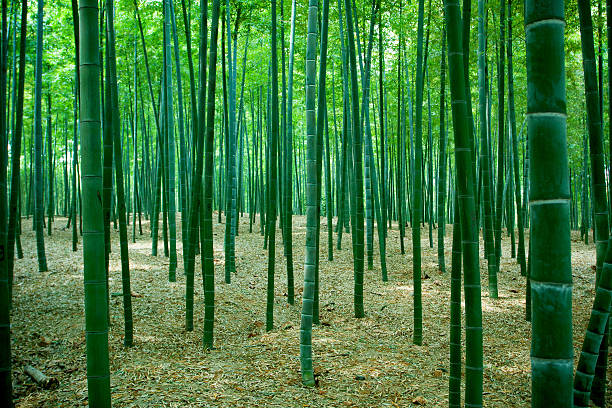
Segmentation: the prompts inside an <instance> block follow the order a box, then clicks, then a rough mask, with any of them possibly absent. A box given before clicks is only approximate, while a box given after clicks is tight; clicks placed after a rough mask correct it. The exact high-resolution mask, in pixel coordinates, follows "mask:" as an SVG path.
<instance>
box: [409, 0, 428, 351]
mask: <svg viewBox="0 0 612 408" xmlns="http://www.w3.org/2000/svg"><path fill="white" fill-rule="evenodd" d="M424 3H425V2H424V0H419V11H418V23H417V65H416V134H415V136H414V169H415V172H416V174H415V176H414V182H413V183H414V184H413V197H412V200H413V201H412V220H411V225H412V262H413V263H412V284H413V287H414V295H413V296H414V317H413V318H414V335H413V339H412V341H413V343H414V344H417V345H421V344H422V343H423V304H422V300H421V219H422V218H423V217H422V215H423V214H422V211H423V184H422V182H423V180H422V176H421V173H422V170H421V169H422V167H423V14H424V8H425V6H424Z"/></svg>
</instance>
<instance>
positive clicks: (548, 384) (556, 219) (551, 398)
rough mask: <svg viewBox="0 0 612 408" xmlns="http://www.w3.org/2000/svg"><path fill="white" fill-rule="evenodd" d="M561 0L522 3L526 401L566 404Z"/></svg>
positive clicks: (568, 275)
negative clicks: (527, 220)
mask: <svg viewBox="0 0 612 408" xmlns="http://www.w3.org/2000/svg"><path fill="white" fill-rule="evenodd" d="M564 29H565V21H564V2H563V1H561V0H555V1H541V0H529V1H527V2H526V4H525V39H526V44H527V61H526V62H527V129H528V131H529V161H530V169H529V184H530V186H531V187H530V193H529V205H530V207H531V234H530V240H531V255H530V257H529V260H530V263H531V272H530V280H531V307H532V312H531V313H532V314H531V316H532V323H531V327H532V336H531V406H532V407H553V406H554V407H571V406H572V383H571V382H572V371H573V346H572V268H571V252H570V227H569V207H570V206H569V197H570V195H569V179H568V177H569V169H568V159H567V138H566V97H565V55H564V43H563V41H564Z"/></svg>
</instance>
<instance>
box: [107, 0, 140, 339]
mask: <svg viewBox="0 0 612 408" xmlns="http://www.w3.org/2000/svg"><path fill="white" fill-rule="evenodd" d="M113 3H114V1H113V0H106V10H107V13H106V24H107V40H108V42H107V44H106V46H107V48H108V60H107V67H108V72H109V75H108V78H107V81H108V83H107V85H106V86H108V87H110V94H111V100H110V101H108V104H107V109H108V108H110V110H111V117H112V121H111V123H107V124H106V126H109V127H110V131H111V132H112V134H113V149H114V155H113V158H114V162H115V187H116V189H117V216H118V217H119V245H120V251H121V283H122V290H123V318H124V322H123V324H124V333H125V335H124V338H123V344H124V345H125V346H126V347H131V346H132V343H133V337H134V334H133V331H134V329H133V326H134V325H133V319H132V291H131V288H130V261H129V255H128V236H127V225H126V208H125V188H124V184H123V158H122V151H121V136H120V130H119V123H121V119H120V118H119V97H118V94H119V92H118V89H117V60H116V53H115V25H114V12H113V9H114V5H113Z"/></svg>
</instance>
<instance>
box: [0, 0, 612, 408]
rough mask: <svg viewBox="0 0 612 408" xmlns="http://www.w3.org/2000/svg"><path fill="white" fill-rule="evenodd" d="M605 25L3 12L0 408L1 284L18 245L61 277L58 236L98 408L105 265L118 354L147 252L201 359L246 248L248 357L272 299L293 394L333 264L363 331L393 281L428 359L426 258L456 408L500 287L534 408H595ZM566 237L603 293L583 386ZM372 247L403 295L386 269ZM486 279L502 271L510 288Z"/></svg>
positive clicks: (368, 13) (401, 4) (535, 18)
mask: <svg viewBox="0 0 612 408" xmlns="http://www.w3.org/2000/svg"><path fill="white" fill-rule="evenodd" d="M611 12H612V8H611V6H610V2H609V1H608V2H606V3H605V4H602V2H601V0H599V1H598V2H597V4H595V3H593V4H591V3H590V2H589V0H577V1H570V2H563V1H560V0H549V1H546V2H543V1H540V0H527V1H526V2H524V3H522V2H513V1H512V0H496V1H486V0H476V1H474V2H472V1H471V0H463V1H462V2H460V1H459V0H443V1H441V0H427V2H425V0H417V1H416V2H405V1H402V0H399V1H398V2H389V1H384V0H337V1H330V0H322V1H318V0H308V1H307V2H306V1H302V2H297V1H296V0H291V1H289V0H287V1H284V0H271V1H270V2H266V1H263V0H247V1H237V0H231V1H230V0H225V1H221V0H212V1H209V2H193V3H192V2H186V1H185V0H181V1H180V2H179V1H176V0H156V1H140V0H121V1H119V2H114V1H113V0H104V1H99V2H98V1H95V0H72V1H71V3H70V4H67V3H62V2H58V1H57V0H51V1H49V2H48V3H45V2H43V0H39V1H38V2H37V3H36V4H30V5H28V3H27V0H22V1H11V2H9V1H8V0H3V1H2V20H1V33H2V40H1V41H0V51H1V52H0V112H1V113H2V114H0V142H1V143H2V147H1V148H0V401H2V402H0V405H2V406H12V390H11V387H12V379H11V339H10V332H11V326H10V315H11V308H12V299H13V297H12V287H13V276H14V275H13V270H14V267H15V264H16V263H18V262H19V260H20V259H21V258H23V249H22V245H21V234H22V220H26V219H27V220H29V219H32V225H33V229H34V231H35V236H36V259H37V260H38V271H39V272H45V271H48V270H49V269H50V268H51V269H52V268H53V263H54V254H53V253H49V252H48V251H47V249H46V247H45V240H46V239H49V238H48V237H49V236H52V234H53V233H54V230H57V229H60V228H64V229H70V231H71V236H72V250H73V251H79V250H82V253H83V271H82V273H83V284H84V285H83V286H84V288H83V290H84V299H85V339H86V354H87V390H88V399H89V404H90V405H91V406H94V407H107V406H110V405H111V386H110V381H111V376H112V373H111V371H110V365H109V359H110V358H111V357H112V356H109V337H108V330H109V324H110V323H111V322H110V311H109V308H110V307H111V303H110V293H109V265H110V263H111V261H112V260H113V259H119V260H120V262H121V284H122V297H121V304H122V313H123V316H124V318H123V322H124V327H123V330H124V337H123V342H124V347H126V348H129V347H132V346H134V345H137V341H136V340H135V336H134V333H137V332H138V325H137V322H135V321H134V319H133V317H132V313H133V307H136V306H133V305H132V289H131V286H130V266H131V265H130V259H129V258H130V250H129V244H130V242H131V243H136V242H137V241H139V242H143V241H144V242H147V245H149V244H148V242H149V241H148V240H150V243H151V244H150V250H149V251H150V255H151V256H152V257H160V258H167V260H168V261H167V263H166V264H165V265H167V281H168V283H167V284H170V282H177V284H180V285H183V286H182V287H183V288H184V299H182V302H183V303H184V306H183V307H182V308H181V309H180V310H179V311H177V313H179V312H180V313H181V318H182V319H179V320H178V321H179V323H178V324H177V326H179V327H177V330H180V329H184V330H186V331H195V330H200V331H201V333H202V346H203V347H204V348H205V349H207V350H211V352H213V353H214V347H215V324H216V323H217V321H216V318H215V316H216V313H219V312H218V310H216V308H215V306H216V305H215V288H216V287H218V286H219V285H235V284H236V283H235V282H234V277H235V276H236V275H237V274H240V272H241V268H243V267H245V266H246V264H248V262H249V260H248V254H247V253H242V252H241V251H243V250H244V248H243V247H241V246H240V240H241V235H244V234H259V235H260V236H261V238H260V243H261V247H262V248H264V249H265V250H266V251H267V269H266V273H265V274H264V275H262V276H265V279H266V286H267V291H266V294H265V299H266V310H265V311H263V310H260V311H256V312H257V313H260V314H261V315H262V318H263V316H265V329H266V331H273V330H275V315H274V308H275V305H278V303H279V299H278V295H277V291H276V290H275V288H278V287H281V288H282V290H283V291H284V292H286V299H282V301H283V302H285V301H286V302H287V303H288V304H289V305H291V307H292V308H293V309H294V310H295V316H296V322H297V320H298V315H299V319H300V325H299V339H298V338H296V339H295V342H296V344H299V361H300V368H301V378H302V383H303V385H304V386H307V387H312V386H316V384H317V380H316V374H315V369H314V368H315V367H316V366H317V350H316V346H315V345H314V344H315V343H314V342H313V338H314V337H315V336H316V332H313V326H314V325H318V324H320V309H321V297H322V296H325V297H327V296H328V294H326V293H325V291H326V290H328V289H329V287H330V286H332V285H333V284H334V282H328V281H326V277H325V276H323V274H321V273H320V265H321V264H322V263H330V264H332V265H333V263H334V256H335V255H334V254H337V253H338V252H339V251H350V254H351V256H352V260H353V264H352V266H353V270H352V272H353V276H352V277H351V276H347V277H346V279H352V282H353V283H354V285H353V304H352V309H353V316H352V317H354V318H356V319H360V318H363V317H364V316H366V315H367V314H368V312H369V307H368V296H369V293H370V292H369V291H368V290H367V282H368V279H369V278H368V276H370V277H371V276H372V274H373V273H375V274H376V279H380V280H381V281H383V282H389V283H388V284H392V282H393V280H394V277H397V276H398V275H400V274H402V275H409V276H411V277H412V288H411V290H412V301H413V309H412V311H411V312H412V315H411V314H410V311H402V313H405V324H406V326H407V327H410V328H411V333H412V339H411V340H412V342H413V343H414V344H415V345H419V346H420V345H423V344H427V343H428V338H429V339H430V338H431V336H433V335H434V334H432V333H429V332H428V331H427V329H426V325H424V322H426V321H427V320H428V312H429V311H428V301H427V299H428V298H427V296H423V295H424V293H423V286H422V280H424V279H427V278H428V276H427V275H426V274H425V273H424V270H423V267H422V266H423V264H424V263H426V262H428V261H429V260H428V259H426V257H424V256H423V254H424V250H423V247H424V246H429V248H432V249H433V248H434V246H435V248H436V253H437V258H436V259H435V260H432V262H435V263H436V265H437V268H438V269H439V271H440V273H441V274H443V276H444V279H448V280H449V281H450V282H451V293H450V299H448V305H449V306H448V311H449V316H450V319H449V320H450V327H449V328H448V329H449V331H450V336H449V338H450V341H449V346H450V347H449V348H450V355H449V358H448V364H447V365H448V366H449V384H448V388H449V389H448V403H449V406H451V407H459V406H461V405H462V401H463V403H464V404H465V406H469V407H480V406H483V404H484V405H486V400H487V395H485V393H484V389H485V388H486V378H487V364H486V358H487V356H486V353H485V352H484V350H485V348H486V342H485V340H484V338H483V332H486V330H487V327H486V325H485V324H483V315H485V314H486V313H487V311H486V310H484V309H483V307H482V297H483V296H488V297H490V298H493V299H496V298H498V292H499V290H498V289H499V288H498V276H500V275H502V274H512V275H513V276H516V278H517V279H521V280H523V281H525V282H526V287H527V290H526V292H525V293H524V298H525V302H524V307H525V319H526V320H527V321H530V322H531V369H532V371H531V382H532V383H531V389H532V395H531V405H532V406H534V407H546V406H555V407H571V406H576V407H587V406H589V403H590V401H592V402H593V403H594V404H596V405H597V406H605V398H606V372H607V370H608V368H607V363H608V361H607V360H608V341H609V332H610V327H609V315H610V306H611V303H612V235H611V231H610V228H611V226H612V222H611V217H612V182H610V170H611V169H612V127H611V126H610V123H609V118H610V106H611V105H610V104H611V103H612V102H610V100H612V99H610V98H608V101H606V95H607V92H608V91H607V90H609V86H610V81H611V80H612V74H611V73H610V71H609V70H608V69H607V58H608V53H607V52H606V50H608V49H609V46H610V36H611V35H612V31H611V30H610V22H611V21H612V16H611V15H610V13H611ZM606 75H607V76H606ZM606 102H607V104H606ZM606 132H607V136H608V137H606ZM297 216H305V234H306V241H305V251H304V254H305V255H304V259H298V258H297V257H296V256H295V253H294V250H295V245H296V242H294V235H295V231H294V227H295V225H294V223H295V219H296V217H297ZM56 217H62V220H64V219H66V220H67V224H66V225H63V224H58V222H57V221H56V220H55V218H56ZM241 220H243V221H244V220H247V221H248V230H247V228H246V227H242V229H241V228H240V227H241V222H240V221H241ZM216 224H222V225H223V228H224V235H223V237H221V236H218V235H217V234H214V233H213V226H214V225H216ZM115 229H118V231H119V243H120V252H119V253H113V252H111V236H113V235H112V234H111V232H112V231H114V230H115ZM406 229H410V231H409V232H410V235H408V231H406ZM390 231H398V232H399V234H398V235H397V237H399V238H395V235H394V236H393V237H391V236H390V234H389V232H390ZM434 231H437V234H434ZM573 231H579V233H578V234H579V236H580V239H581V240H583V241H584V242H585V243H586V244H588V243H589V241H591V242H594V244H595V251H593V254H592V255H593V264H594V265H595V272H594V273H595V274H596V277H595V287H594V293H595V295H594V298H593V299H592V302H593V307H592V312H591V315H590V318H589V320H588V327H587V330H586V333H585V336H584V341H583V343H582V349H581V350H582V351H581V353H580V355H579V356H578V359H577V360H578V363H577V367H576V368H575V367H574V348H573V347H574V345H573V341H574V339H573V337H572V336H573V327H572V263H571V241H570V234H571V233H572V232H573ZM451 233H452V247H451V248H445V243H444V237H445V236H448V235H449V234H451ZM45 235H46V236H47V238H46V237H45ZM347 237H348V238H347ZM435 237H437V240H436V242H434V238H435ZM322 238H323V239H322ZM390 239H399V245H400V248H401V253H402V256H404V257H406V259H408V260H409V261H410V264H411V265H412V266H411V269H410V270H403V269H402V268H398V267H397V266H396V265H393V263H388V262H387V253H388V252H387V251H388V249H387V245H388V243H389V240H390ZM405 241H406V243H405ZM502 242H510V251H509V252H507V253H506V251H503V250H502ZM408 243H411V246H409V245H408ZM215 245H217V246H222V248H223V254H222V255H219V254H215V251H214V248H215ZM347 246H350V248H347ZM277 247H278V248H280V247H282V254H283V256H282V257H279V256H277V254H278V252H277ZM147 248H148V247H147ZM481 248H482V249H483V251H482V252H481ZM481 253H482V254H483V256H481ZM449 254H451V255H450V259H449ZM198 256H199V258H198ZM219 257H221V258H222V261H223V262H218V261H219ZM481 258H482V259H481ZM502 258H510V259H512V260H513V263H512V265H513V266H514V267H513V268H512V269H511V270H502V268H501V267H500V265H501V259H502ZM198 259H200V261H199V262H198V261H197V260H198ZM220 264H222V265H223V266H219V265H220ZM485 264H486V267H485ZM198 266H199V267H200V268H201V270H200V276H201V277H202V279H201V280H200V279H198V278H197V276H198V274H197V273H196V269H197V267H198ZM297 268H303V276H304V280H303V282H302V281H301V280H298V279H296V278H295V276H296V275H298V274H297V273H296V270H297ZM299 276H302V275H301V274H299ZM262 279H263V278H262ZM462 282H463V285H462V284H461V283H462ZM164 284H166V282H164ZM200 284H201V285H202V286H201V287H202V293H203V300H202V301H203V303H204V316H203V325H202V327H197V322H198V319H197V315H196V316H194V315H195V313H196V310H197V308H196V307H194V304H196V303H197V302H198V301H199V300H198V299H197V295H196V294H197V291H196V290H195V287H196V285H200ZM261 296H264V295H263V294H261ZM462 297H463V299H464V305H463V306H462ZM498 302H500V303H498V304H499V305H501V306H500V307H503V299H502V297H500V298H499V299H498ZM277 307H278V306H277ZM293 309H292V310H293ZM462 313H464V316H463V317H462ZM233 318H235V319H240V318H241V317H240V316H234V317H233ZM462 319H463V320H462ZM584 320H585V321H586V320H587V317H586V316H584ZM462 321H463V322H464V323H465V327H462ZM180 322H183V323H182V325H183V326H182V327H180V325H181V323H180ZM296 324H297V323H296ZM463 332H465V334H464V335H465V342H464V343H463V345H462V341H461V339H462V333H463ZM436 335H437V334H436ZM398 341H404V340H403V339H399V340H398ZM462 347H464V348H463V349H462ZM406 358H410V356H406ZM462 370H463V371H464V372H465V375H464V376H462ZM462 383H463V384H462ZM462 393H463V394H464V396H462Z"/></svg>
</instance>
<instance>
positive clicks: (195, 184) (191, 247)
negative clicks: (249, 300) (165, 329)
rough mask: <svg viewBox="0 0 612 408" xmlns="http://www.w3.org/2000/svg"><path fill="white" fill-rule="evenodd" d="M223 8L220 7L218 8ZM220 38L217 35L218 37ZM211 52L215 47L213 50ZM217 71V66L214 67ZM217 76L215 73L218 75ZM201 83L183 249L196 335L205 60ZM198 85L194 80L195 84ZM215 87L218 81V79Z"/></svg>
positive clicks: (188, 318) (188, 314)
mask: <svg viewBox="0 0 612 408" xmlns="http://www.w3.org/2000/svg"><path fill="white" fill-rule="evenodd" d="M219 7H220V5H219ZM206 13H207V8H206V7H202V9H201V10H200V16H201V20H202V25H201V27H200V29H201V34H203V35H202V36H201V37H200V54H201V55H205V54H206V20H207V18H206ZM218 23H219V16H217V26H218ZM218 30H219V28H218V27H217V29H216V31H217V32H218ZM215 35H217V34H215ZM216 44H217V42H216V37H215V52H214V57H215V59H216V58H217V48H216ZM211 48H212V47H211ZM215 67H216V66H215ZM215 72H216V71H215ZM199 76H200V77H199V81H200V89H199V95H198V96H199V105H198V106H196V107H195V108H193V109H192V112H194V113H196V115H197V116H196V117H195V118H193V119H192V120H194V121H197V122H201V123H197V124H193V125H192V126H193V129H194V131H195V133H194V134H193V138H192V143H193V144H194V145H195V157H194V158H193V159H194V160H195V162H194V167H193V174H192V179H193V181H192V184H191V186H192V190H191V200H190V204H189V226H188V228H187V231H188V233H189V239H188V240H187V242H188V246H187V248H185V249H183V251H184V252H186V254H187V256H186V257H185V330H186V331H193V296H194V272H195V255H196V251H197V249H198V238H199V236H200V233H203V232H204V228H200V222H201V221H202V220H200V215H201V214H202V212H203V209H202V208H201V206H202V205H203V203H202V200H203V198H204V197H203V194H202V191H203V186H202V174H203V173H204V140H205V133H204V124H205V123H204V122H205V118H204V116H205V115H204V110H205V104H206V61H205V60H204V59H203V58H202V59H200V72H199ZM193 82H195V78H194V81H193ZM215 83H216V78H215ZM191 100H192V103H193V102H194V101H195V97H192V99H191ZM202 268H203V269H204V268H205V265H204V263H203V264H202Z"/></svg>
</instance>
